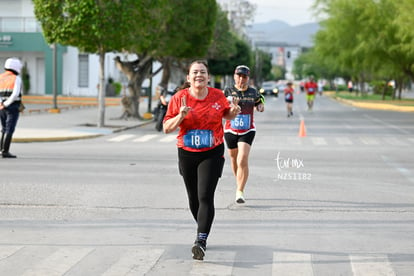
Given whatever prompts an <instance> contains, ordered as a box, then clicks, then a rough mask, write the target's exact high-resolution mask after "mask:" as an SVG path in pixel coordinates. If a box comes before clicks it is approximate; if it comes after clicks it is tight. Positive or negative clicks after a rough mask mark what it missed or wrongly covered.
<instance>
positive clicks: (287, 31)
mask: <svg viewBox="0 0 414 276" xmlns="http://www.w3.org/2000/svg"><path fill="white" fill-rule="evenodd" d="M319 29H320V26H319V24H318V23H306V24H301V25H296V26H291V25H289V24H287V23H286V22H284V21H281V20H272V21H269V22H266V23H255V24H252V25H250V26H249V27H248V28H247V36H248V37H250V38H251V39H253V40H254V41H272V42H281V43H287V44H291V45H299V46H301V47H312V46H313V37H314V35H315V34H316V33H317V32H318V30H319Z"/></svg>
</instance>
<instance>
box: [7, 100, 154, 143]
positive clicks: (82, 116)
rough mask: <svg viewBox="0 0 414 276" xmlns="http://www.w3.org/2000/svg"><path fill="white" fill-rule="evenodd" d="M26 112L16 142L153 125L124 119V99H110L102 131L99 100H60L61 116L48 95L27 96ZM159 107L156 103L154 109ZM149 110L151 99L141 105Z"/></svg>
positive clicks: (143, 110)
mask: <svg viewBox="0 0 414 276" xmlns="http://www.w3.org/2000/svg"><path fill="white" fill-rule="evenodd" d="M23 102H24V104H25V106H26V109H25V110H24V112H23V113H21V114H20V118H19V121H18V122H17V126H16V131H15V133H14V135H13V142H21V143H24V142H47V141H66V140H74V139H86V138H93V137H97V136H102V135H108V134H111V133H115V132H119V131H123V130H126V129H130V128H135V127H139V126H141V125H144V124H148V123H151V122H152V120H138V119H132V118H131V119H121V118H120V117H121V115H122V106H121V103H120V98H107V99H106V106H105V126H104V127H102V128H98V127H97V126H96V125H97V123H98V120H99V111H98V106H97V100H96V98H83V97H77V98H75V97H71V98H63V97H62V99H61V98H58V105H57V106H58V109H59V111H60V112H59V113H55V112H53V111H54V110H53V103H52V101H51V97H48V96H25V97H23ZM154 105H156V101H153V102H152V107H151V109H153V108H154ZM147 111H148V99H146V98H144V99H142V100H141V102H140V114H141V115H143V114H144V113H146V112H147Z"/></svg>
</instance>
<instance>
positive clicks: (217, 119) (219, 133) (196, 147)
mask: <svg viewBox="0 0 414 276" xmlns="http://www.w3.org/2000/svg"><path fill="white" fill-rule="evenodd" d="M183 97H186V100H187V106H188V107H190V108H191V109H190V111H189V113H188V114H187V116H185V118H184V120H183V121H182V122H181V124H180V130H179V132H178V136H177V147H179V148H182V149H184V150H187V151H192V152H202V151H207V150H211V149H213V148H215V147H217V146H218V145H221V144H222V143H223V141H224V140H223V136H224V133H223V121H222V120H223V116H224V115H225V114H226V113H227V112H228V111H229V110H230V104H229V102H228V101H227V99H226V97H225V96H224V94H223V91H221V90H219V89H216V88H212V87H208V95H207V96H206V97H205V98H204V99H202V100H199V99H196V98H194V97H193V96H191V95H190V92H189V90H188V88H186V89H183V90H180V91H178V92H177V93H176V94H175V95H174V96H173V97H172V99H171V101H170V103H169V104H168V110H167V114H166V115H165V118H164V122H165V121H166V120H169V119H171V118H173V117H175V116H177V115H178V113H179V112H180V108H181V99H182V98H183Z"/></svg>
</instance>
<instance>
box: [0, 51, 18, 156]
mask: <svg viewBox="0 0 414 276" xmlns="http://www.w3.org/2000/svg"><path fill="white" fill-rule="evenodd" d="M22 67H23V65H22V63H21V61H20V60H19V59H17V58H9V59H7V60H6V62H5V64H4V69H5V70H6V71H5V72H4V73H3V74H1V75H0V120H1V126H2V129H1V140H0V146H1V154H2V157H3V158H16V156H15V155H13V154H11V153H10V152H9V149H10V143H11V141H12V137H13V133H14V130H15V128H16V124H17V120H18V119H19V107H20V104H21V97H22V79H21V78H20V76H19V75H20V72H21V70H22Z"/></svg>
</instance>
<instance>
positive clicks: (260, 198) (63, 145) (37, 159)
mask: <svg viewBox="0 0 414 276" xmlns="http://www.w3.org/2000/svg"><path fill="white" fill-rule="evenodd" d="M305 106H306V104H305V102H304V99H303V95H296V98H295V105H294V116H293V118H287V117H286V114H285V113H286V112H285V106H284V103H283V102H282V101H281V100H276V99H275V98H268V99H267V104H266V111H265V112H264V113H263V114H257V115H256V121H257V128H258V132H257V135H256V139H255V142H254V145H253V148H252V152H251V158H250V170H251V171H250V178H249V182H248V184H247V188H246V199H247V202H246V204H244V205H237V204H235V203H234V202H233V200H234V193H235V183H234V178H233V176H232V175H231V170H230V165H229V162H228V161H227V162H226V165H225V169H224V175H223V177H222V179H221V181H220V183H219V186H218V189H217V192H216V218H215V223H214V225H213V229H212V232H211V234H210V237H209V241H208V249H207V252H206V257H205V261H203V262H198V261H196V262H195V261H193V260H192V259H191V253H190V248H191V244H192V242H193V241H194V238H195V223H194V222H193V221H192V219H191V215H190V212H189V210H188V208H187V199H186V196H185V190H184V185H183V183H182V180H181V178H180V177H179V175H178V170H177V157H176V155H177V153H176V148H175V138H174V136H175V135H174V134H171V135H164V134H162V133H159V132H156V131H155V129H154V125H152V124H151V125H146V126H143V127H141V128H136V129H131V130H128V131H124V132H121V133H116V134H111V135H107V136H103V137H99V138H94V139H88V140H77V141H67V142H54V143H22V144H13V150H14V152H15V153H18V156H19V158H18V159H16V160H7V161H6V160H4V159H3V160H0V172H1V174H0V191H1V192H0V275H284V276H285V275H329V276H331V275H407V276H409V275H414V234H413V233H414V188H413V184H414V162H413V161H414V157H413V154H412V153H413V150H412V148H413V145H414V138H413V137H414V135H413V134H414V124H413V123H414V118H413V116H412V114H411V113H397V112H389V111H375V110H364V109H357V108H354V107H351V106H346V105H342V104H339V103H337V102H335V101H333V100H331V99H328V98H326V97H317V99H316V105H315V108H314V111H313V112H309V111H307V110H306V107H305ZM302 120H303V122H304V126H305V128H306V136H305V137H298V134H299V130H300V122H301V121H302ZM227 159H228V158H227Z"/></svg>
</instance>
